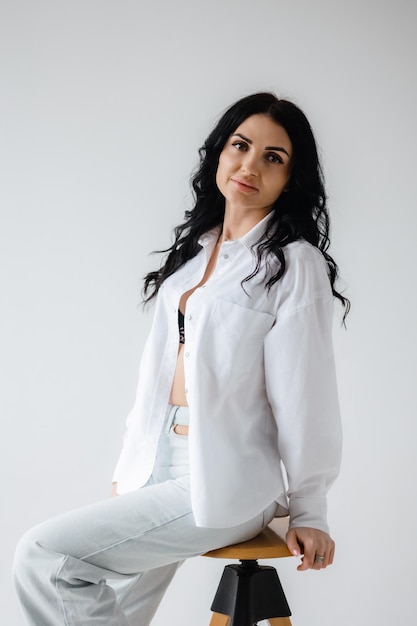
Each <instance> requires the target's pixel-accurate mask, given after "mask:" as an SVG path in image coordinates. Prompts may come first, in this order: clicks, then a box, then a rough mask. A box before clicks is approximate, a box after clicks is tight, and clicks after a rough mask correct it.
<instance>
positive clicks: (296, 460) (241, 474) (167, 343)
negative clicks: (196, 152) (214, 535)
mask: <svg viewBox="0 0 417 626" xmlns="http://www.w3.org/2000/svg"><path fill="white" fill-rule="evenodd" d="M267 218H268V216H267V217H266V218H264V220H262V221H261V222H259V223H258V224H257V225H256V226H255V227H254V228H253V229H252V230H251V231H249V232H248V233H247V234H246V235H244V236H243V237H241V238H240V239H238V240H235V241H227V242H225V243H223V245H222V246H221V249H220V252H219V256H218V260H217V265H216V267H215V269H214V271H213V273H212V275H211V276H210V278H209V280H208V281H207V282H206V283H205V284H204V285H203V286H201V287H200V288H198V289H196V291H194V293H193V294H192V295H191V296H190V297H189V299H188V301H187V307H186V311H185V346H184V363H185V384H186V394H187V400H188V404H189V407H190V428H189V452H190V481H191V501H192V507H193V513H194V517H195V520H196V523H197V525H198V526H204V527H227V526H233V525H237V524H240V523H242V522H243V521H245V520H247V519H250V518H251V517H254V516H255V515H257V514H258V513H259V512H260V511H262V510H263V509H265V508H266V507H267V506H268V505H269V504H270V503H271V502H273V501H274V500H275V501H276V502H277V514H279V515H282V514H287V513H288V512H289V514H290V526H291V527H295V526H309V527H313V528H318V529H321V530H324V531H326V532H327V531H328V527H327V522H326V492H327V489H328V487H329V486H330V484H331V483H332V482H333V480H334V479H335V477H336V476H337V474H338V471H339V465H340V452H341V426H340V417H339V406H338V398H337V388H336V377H335V367H334V358H333V348H332V321H333V296H332V293H331V288H330V282H329V278H328V275H327V264H326V262H325V260H324V258H323V256H322V254H321V253H320V251H319V250H318V249H317V248H315V247H314V246H312V245H311V244H309V243H307V242H305V241H303V240H301V241H297V242H294V243H291V244H289V245H287V246H286V247H285V248H284V253H285V259H286V271H285V274H284V276H283V277H282V278H281V279H280V280H279V281H278V282H277V283H276V284H275V285H273V287H272V288H271V290H270V291H269V292H268V290H267V289H266V287H265V282H264V280H263V279H264V277H265V274H264V272H265V263H263V265H262V268H261V271H260V272H259V274H257V275H256V276H255V278H253V279H251V280H250V281H249V282H245V283H243V286H242V284H241V282H242V280H243V279H244V278H245V277H246V276H248V275H249V274H250V273H251V272H252V271H253V269H254V267H255V262H256V261H255V257H254V253H253V251H252V250H251V247H252V246H253V245H254V244H256V243H257V242H258V240H259V238H260V237H261V236H262V233H263V231H264V229H265V225H266V220H267ZM218 235H219V229H214V230H213V231H210V232H208V233H206V234H205V235H204V236H203V237H202V238H201V240H200V244H201V246H202V248H201V250H200V251H199V253H198V254H197V255H196V256H195V257H194V258H193V259H191V260H190V261H188V262H187V263H186V264H185V265H184V266H183V267H181V268H180V269H179V270H178V271H177V272H175V274H174V275H172V276H171V277H169V278H168V279H167V280H166V281H165V282H164V283H163V284H162V286H161V288H160V290H159V293H158V296H157V301H156V307H155V314H154V319H153V325H152V328H151V332H150V335H149V337H148V340H147V343H146V345H145V349H144V353H143V356H142V361H141V366H140V372H139V384H138V390H137V396H136V402H135V405H134V407H133V410H132V411H131V413H130V414H129V416H128V418H127V432H126V435H125V440H124V446H123V449H122V452H121V455H120V458H119V461H118V463H117V467H116V470H115V474H114V478H113V480H114V481H115V482H117V483H118V492H119V493H125V492H128V491H131V490H134V489H137V488H138V487H140V486H142V485H143V484H144V483H145V482H146V481H147V479H148V478H149V476H150V474H151V472H152V468H153V464H154V460H155V455H156V450H157V446H158V439H159V435H160V433H161V429H162V426H163V420H164V416H165V412H166V408H167V404H168V401H169V396H170V391H171V386H172V381H173V376H174V370H175V365H176V359H177V355H178V340H179V335H178V317H177V315H178V305H179V300H180V297H181V295H182V294H183V293H184V292H185V291H187V290H189V289H191V288H193V287H195V285H197V284H198V283H199V282H200V281H201V279H202V277H203V274H204V271H205V268H206V265H207V262H208V260H209V259H210V256H211V254H212V251H213V249H214V246H215V245H216V242H217V239H218ZM269 263H270V266H271V267H272V266H273V270H274V273H275V272H276V271H277V268H278V261H277V260H275V259H273V260H270V261H269ZM283 468H285V473H286V477H285V479H284V476H283V471H282V470H283ZM286 484H288V487H286Z"/></svg>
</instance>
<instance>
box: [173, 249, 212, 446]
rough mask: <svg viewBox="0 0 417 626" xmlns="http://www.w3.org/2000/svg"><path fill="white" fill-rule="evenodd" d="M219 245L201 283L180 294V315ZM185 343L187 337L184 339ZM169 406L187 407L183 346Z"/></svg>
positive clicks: (179, 427)
mask: <svg viewBox="0 0 417 626" xmlns="http://www.w3.org/2000/svg"><path fill="white" fill-rule="evenodd" d="M220 245H221V242H220V239H219V241H218V242H217V245H216V247H215V248H214V251H213V254H212V255H211V257H210V260H209V262H208V263H207V267H206V271H205V272H204V276H203V278H202V279H201V281H200V282H199V283H198V285H196V286H195V287H194V288H193V289H190V290H189V291H186V292H185V293H183V294H182V296H181V298H180V301H179V309H180V311H181V312H182V313H184V314H185V311H186V307H187V300H188V298H189V297H190V296H191V294H192V293H194V291H195V290H196V289H198V288H199V287H201V285H204V283H205V282H207V280H208V279H209V277H210V275H211V274H212V272H213V269H214V266H215V265H216V261H217V255H218V251H219V247H220ZM185 340H186V341H187V337H185ZM169 402H170V404H173V405H175V406H188V402H187V395H186V393H185V372H184V344H182V343H179V344H178V356H177V363H176V366H175V373H174V379H173V382H172V387H171V395H170V398H169ZM174 431H175V432H176V433H177V434H178V435H188V426H185V425H183V424H176V425H175V426H174Z"/></svg>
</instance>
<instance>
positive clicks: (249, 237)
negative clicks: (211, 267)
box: [198, 213, 270, 250]
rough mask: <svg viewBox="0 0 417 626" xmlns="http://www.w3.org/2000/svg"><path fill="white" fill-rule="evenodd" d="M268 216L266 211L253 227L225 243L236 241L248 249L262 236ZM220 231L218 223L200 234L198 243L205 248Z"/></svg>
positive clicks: (216, 238)
mask: <svg viewBox="0 0 417 626" xmlns="http://www.w3.org/2000/svg"><path fill="white" fill-rule="evenodd" d="M269 216H270V214H269V213H268V214H267V215H265V217H264V218H262V219H261V221H260V222H258V223H257V224H255V226H253V228H251V229H250V230H249V231H248V232H247V233H245V234H244V235H242V237H239V239H234V240H233V241H229V242H227V243H229V244H232V243H235V244H236V243H237V244H240V245H243V246H245V248H247V249H248V250H250V249H251V248H252V246H254V245H255V244H257V243H258V242H259V241H260V240H261V239H262V236H263V234H264V232H265V230H266V225H267V223H268V220H269ZM220 232H221V226H220V225H219V226H215V227H214V228H212V229H211V230H208V231H207V232H206V233H204V234H203V235H201V237H200V238H199V240H198V243H199V244H200V246H203V247H204V248H205V247H207V246H208V245H210V243H213V242H216V241H217V240H218V238H219V235H220Z"/></svg>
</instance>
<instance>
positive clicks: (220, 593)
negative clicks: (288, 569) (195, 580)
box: [203, 526, 292, 626]
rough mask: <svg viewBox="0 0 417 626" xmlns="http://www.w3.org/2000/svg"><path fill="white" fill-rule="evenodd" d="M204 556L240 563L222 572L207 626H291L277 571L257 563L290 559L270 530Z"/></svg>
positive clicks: (289, 613)
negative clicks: (262, 624) (265, 622)
mask: <svg viewBox="0 0 417 626" xmlns="http://www.w3.org/2000/svg"><path fill="white" fill-rule="evenodd" d="M203 556H208V557H213V558H219V559H229V558H230V559H239V561H240V564H239V565H238V564H233V565H226V567H225V568H224V571H223V575H222V577H221V579H220V583H219V586H218V588H217V592H216V595H215V597H214V600H213V604H212V605H211V610H212V611H213V616H212V619H211V621H210V626H256V624H257V623H258V622H259V621H261V620H268V621H269V624H270V626H291V620H290V618H289V616H290V615H291V611H290V608H289V606H288V603H287V600H286V598H285V595H284V591H283V589H282V586H281V583H280V580H279V578H278V574H277V571H276V569H275V568H274V567H267V566H260V565H258V559H276V558H281V557H286V556H292V554H291V552H290V551H289V550H288V547H287V544H286V543H285V541H284V540H283V539H282V538H281V537H280V536H279V534H278V533H277V532H276V531H275V530H273V528H271V526H267V527H266V528H264V529H263V531H262V532H261V533H260V534H259V535H257V536H256V537H254V538H253V539H250V540H249V541H244V542H243V543H237V544H235V545H233V546H226V547H224V548H219V549H218V550H211V551H210V552H206V553H205V554H203Z"/></svg>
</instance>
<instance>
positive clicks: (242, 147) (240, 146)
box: [232, 141, 248, 150]
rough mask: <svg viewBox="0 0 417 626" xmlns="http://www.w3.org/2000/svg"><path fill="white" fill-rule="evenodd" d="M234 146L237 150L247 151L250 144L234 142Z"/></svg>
mask: <svg viewBox="0 0 417 626" xmlns="http://www.w3.org/2000/svg"><path fill="white" fill-rule="evenodd" d="M232 146H233V147H234V148H236V150H247V148H248V144H247V143H245V142H244V141H234V142H233V143H232Z"/></svg>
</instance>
